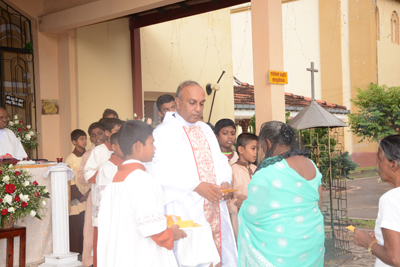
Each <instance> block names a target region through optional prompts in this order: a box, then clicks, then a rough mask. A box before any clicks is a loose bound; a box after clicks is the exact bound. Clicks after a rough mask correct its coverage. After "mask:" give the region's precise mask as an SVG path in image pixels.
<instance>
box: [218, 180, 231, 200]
mask: <svg viewBox="0 0 400 267" xmlns="http://www.w3.org/2000/svg"><path fill="white" fill-rule="evenodd" d="M225 189H232V187H231V185H230V184H229V183H227V182H225V183H223V184H222V185H221V190H225ZM232 197H233V192H230V193H228V194H224V200H227V199H231V198H232Z"/></svg>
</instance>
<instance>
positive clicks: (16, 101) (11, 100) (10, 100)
mask: <svg viewBox="0 0 400 267" xmlns="http://www.w3.org/2000/svg"><path fill="white" fill-rule="evenodd" d="M6 104H8V105H11V106H15V107H20V108H24V100H23V99H22V98H18V97H15V96H10V95H7V96H6Z"/></svg>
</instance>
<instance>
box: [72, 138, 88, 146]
mask: <svg viewBox="0 0 400 267" xmlns="http://www.w3.org/2000/svg"><path fill="white" fill-rule="evenodd" d="M72 143H73V144H74V146H76V147H78V148H80V149H84V148H85V147H86V144H87V137H86V135H82V136H80V137H79V138H78V139H76V140H73V141H72Z"/></svg>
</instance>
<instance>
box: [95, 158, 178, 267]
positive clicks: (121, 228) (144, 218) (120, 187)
mask: <svg viewBox="0 0 400 267" xmlns="http://www.w3.org/2000/svg"><path fill="white" fill-rule="evenodd" d="M129 163H141V162H139V161H136V160H127V161H125V162H124V163H123V165H125V164H129ZM162 195H163V193H162V188H161V185H160V184H159V183H158V182H157V180H156V179H154V178H153V177H152V176H150V175H149V174H148V173H146V172H144V171H142V170H135V171H133V172H131V173H130V174H129V175H128V176H127V177H126V179H125V180H124V181H122V182H112V183H111V184H109V185H107V187H106V189H105V190H104V192H103V194H102V199H101V206H100V212H99V220H98V224H99V239H98V245H97V255H98V256H97V257H98V260H97V262H98V263H97V266H98V267H122V266H124V267H128V266H133V267H136V266H140V267H156V266H157V267H176V266H177V264H176V260H175V256H174V254H173V252H172V250H168V249H166V248H164V247H160V246H158V245H157V244H156V243H155V242H154V241H153V240H152V239H151V237H150V236H152V235H155V234H158V233H161V232H163V231H164V230H166V229H167V219H166V217H165V216H164V205H163V197H162Z"/></svg>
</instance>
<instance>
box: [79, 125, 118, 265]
mask: <svg viewBox="0 0 400 267" xmlns="http://www.w3.org/2000/svg"><path fill="white" fill-rule="evenodd" d="M99 122H100V123H102V124H103V125H104V129H105V130H104V134H105V135H106V137H107V140H106V142H104V143H103V144H101V145H98V146H96V147H95V148H93V150H92V153H91V154H90V156H89V159H88V161H87V162H86V165H85V168H84V169H83V174H84V177H85V180H86V182H88V183H90V184H92V185H94V184H96V177H97V172H98V170H99V169H100V167H101V165H103V164H104V163H105V162H106V161H108V160H109V159H110V157H111V155H112V153H113V151H112V148H111V144H110V137H111V135H112V134H113V133H117V132H118V131H119V128H120V127H121V124H122V121H121V120H120V119H116V118H103V119H101V120H100V121H99ZM96 194H97V192H96V191H95V190H93V186H92V191H91V197H92V225H93V227H94V229H93V267H97V249H96V247H97V234H98V233H97V231H98V229H97V215H98V212H99V210H98V206H95V205H93V200H96V198H97V195H96Z"/></svg>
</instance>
